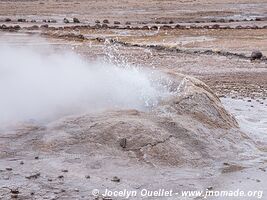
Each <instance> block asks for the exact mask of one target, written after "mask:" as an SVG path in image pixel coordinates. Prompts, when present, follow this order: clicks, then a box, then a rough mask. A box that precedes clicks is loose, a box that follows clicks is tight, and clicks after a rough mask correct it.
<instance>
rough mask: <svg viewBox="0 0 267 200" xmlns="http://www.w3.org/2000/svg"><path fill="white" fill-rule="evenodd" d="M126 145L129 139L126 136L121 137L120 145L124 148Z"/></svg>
mask: <svg viewBox="0 0 267 200" xmlns="http://www.w3.org/2000/svg"><path fill="white" fill-rule="evenodd" d="M126 145H127V139H126V138H122V139H120V146H121V147H122V148H126Z"/></svg>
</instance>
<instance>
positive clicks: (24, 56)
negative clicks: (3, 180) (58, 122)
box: [0, 45, 170, 125]
mask: <svg viewBox="0 0 267 200" xmlns="http://www.w3.org/2000/svg"><path fill="white" fill-rule="evenodd" d="M0 60H1V64H0V92H1V98H0V110H1V112H0V124H1V125H7V124H10V123H16V122H18V121H27V120H37V121H40V120H43V121H46V120H52V119H55V118H58V117H61V116H63V115H67V114H78V113H82V112H97V111H103V110H105V109H114V108H115V109H117V108H120V109H124V108H135V109H146V108H149V107H151V106H153V105H156V104H157V102H158V101H159V100H160V99H161V98H164V97H166V96H168V95H169V94H170V93H169V92H168V89H167V88H166V86H164V85H162V84H160V81H159V80H160V79H161V78H162V77H161V76H162V75H160V74H155V72H151V71H145V70H141V69H137V68H134V67H125V68H121V67H117V66H114V65H112V64H108V63H102V62H87V61H85V60H84V59H83V58H81V57H80V56H79V55H77V54H75V53H73V52H69V51H64V52H58V51H57V52H56V51H55V50H54V49H53V48H52V47H49V45H45V46H44V48H42V49H36V48H32V47H29V46H27V47H26V46H24V47H14V46H13V47H12V46H9V45H4V46H3V45H2V46H1V47H0Z"/></svg>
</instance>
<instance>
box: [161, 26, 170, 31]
mask: <svg viewBox="0 0 267 200" xmlns="http://www.w3.org/2000/svg"><path fill="white" fill-rule="evenodd" d="M171 28H172V27H171V26H168V25H164V26H162V27H161V29H163V30H169V29H171Z"/></svg>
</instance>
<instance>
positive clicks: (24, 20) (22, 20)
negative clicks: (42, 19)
mask: <svg viewBox="0 0 267 200" xmlns="http://www.w3.org/2000/svg"><path fill="white" fill-rule="evenodd" d="M18 22H26V19H18Z"/></svg>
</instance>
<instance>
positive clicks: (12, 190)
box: [10, 188, 19, 194]
mask: <svg viewBox="0 0 267 200" xmlns="http://www.w3.org/2000/svg"><path fill="white" fill-rule="evenodd" d="M10 192H11V193H12V194H19V190H18V188H14V189H11V190H10Z"/></svg>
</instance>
